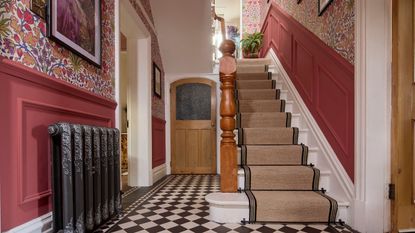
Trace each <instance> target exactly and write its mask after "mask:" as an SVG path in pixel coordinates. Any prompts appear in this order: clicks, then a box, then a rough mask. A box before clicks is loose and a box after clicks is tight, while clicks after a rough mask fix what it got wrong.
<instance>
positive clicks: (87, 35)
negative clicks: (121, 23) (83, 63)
mask: <svg viewBox="0 0 415 233" xmlns="http://www.w3.org/2000/svg"><path fill="white" fill-rule="evenodd" d="M48 36H49V37H51V38H52V39H53V40H55V41H57V42H58V43H60V44H62V45H63V46H65V47H67V48H68V49H69V50H71V51H73V52H74V53H76V54H78V55H79V56H81V57H82V58H84V59H86V60H88V61H89V62H91V63H93V64H94V65H96V66H98V67H100V66H101V1H100V0H49V4H48Z"/></svg>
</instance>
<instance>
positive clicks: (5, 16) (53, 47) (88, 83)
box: [0, 0, 165, 119]
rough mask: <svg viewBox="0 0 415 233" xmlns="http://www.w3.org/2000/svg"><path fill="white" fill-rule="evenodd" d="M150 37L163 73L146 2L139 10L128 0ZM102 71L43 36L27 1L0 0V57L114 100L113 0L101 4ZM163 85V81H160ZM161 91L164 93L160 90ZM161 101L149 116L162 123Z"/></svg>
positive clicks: (42, 25) (155, 102) (154, 104)
mask: <svg viewBox="0 0 415 233" xmlns="http://www.w3.org/2000/svg"><path fill="white" fill-rule="evenodd" d="M130 2H131V4H132V5H133V6H134V8H135V9H136V11H137V14H138V15H139V16H140V18H141V19H142V20H143V22H144V24H145V25H146V27H147V29H148V31H149V32H150V34H151V38H152V41H151V46H152V59H153V61H154V62H155V63H156V64H157V65H158V67H160V69H161V70H162V73H163V79H164V72H163V63H162V61H161V56H160V49H159V44H158V39H157V35H156V33H155V32H154V30H153V28H154V27H152V26H150V25H154V23H153V16H152V14H151V7H150V2H149V0H140V2H141V4H142V6H143V8H144V11H145V13H146V14H147V15H148V17H149V19H150V21H151V22H147V18H146V17H145V16H144V12H142V10H141V7H139V5H138V4H137V2H136V1H135V0H130ZM101 4H102V6H101V7H102V16H101V17H102V67H101V69H99V68H97V67H95V66H93V65H91V64H90V63H88V62H87V61H85V60H83V59H82V58H79V57H78V56H76V55H75V54H73V53H72V52H70V51H69V50H67V49H65V48H64V47H62V46H61V45H59V44H57V43H55V42H54V41H51V40H50V39H49V38H47V36H46V23H45V21H44V20H43V19H41V18H39V17H38V16H37V15H35V14H34V13H32V12H31V11H30V8H29V6H30V0H0V56H3V57H6V58H8V59H10V60H13V61H17V62H20V63H22V64H24V65H26V66H28V67H31V68H33V69H36V70H38V71H41V72H43V73H46V74H47V75H50V76H52V77H55V78H58V79H61V80H64V81H67V82H69V83H71V84H73V85H75V86H77V87H80V88H83V89H86V90H88V91H91V92H93V93H96V94H99V95H102V96H104V97H107V98H110V99H114V91H113V90H114V88H113V86H114V76H115V73H114V66H115V61H114V56H115V43H114V40H115V33H114V16H115V12H114V0H102V1H101ZM162 83H163V84H164V81H162ZM162 90H163V91H164V89H163V88H162ZM162 96H163V99H159V98H158V97H156V96H153V99H152V114H153V116H155V117H157V118H160V119H164V118H165V117H164V93H163V94H162Z"/></svg>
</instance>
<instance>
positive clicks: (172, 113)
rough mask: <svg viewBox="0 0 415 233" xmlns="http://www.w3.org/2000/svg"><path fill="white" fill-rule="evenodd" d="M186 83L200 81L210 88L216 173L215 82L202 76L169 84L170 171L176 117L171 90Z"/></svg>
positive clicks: (172, 162)
mask: <svg viewBox="0 0 415 233" xmlns="http://www.w3.org/2000/svg"><path fill="white" fill-rule="evenodd" d="M187 83H202V84H207V85H209V86H210V87H211V88H212V91H211V101H210V103H211V106H210V109H211V121H212V122H213V123H212V124H213V127H215V135H214V137H213V139H212V142H213V145H212V147H213V148H212V152H213V156H212V160H213V161H212V166H213V167H212V170H213V172H212V174H216V173H217V171H218V169H217V168H218V166H217V159H218V156H217V148H218V143H217V135H218V131H217V128H216V127H217V113H218V112H217V84H216V82H215V81H213V80H211V79H208V78H204V77H191V78H183V79H180V80H177V81H174V82H172V83H171V84H170V85H169V88H170V91H169V93H170V94H169V97H170V101H169V102H170V104H169V107H170V108H169V113H170V139H171V143H170V149H171V150H170V151H171V154H170V171H171V172H172V171H173V167H174V164H175V158H174V150H175V143H174V141H173V138H174V135H173V134H174V132H175V123H174V121H175V118H176V109H175V108H174V107H175V106H176V96H174V95H173V94H174V92H172V88H173V87H174V86H178V85H181V84H187Z"/></svg>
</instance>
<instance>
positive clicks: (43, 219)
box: [6, 212, 52, 233]
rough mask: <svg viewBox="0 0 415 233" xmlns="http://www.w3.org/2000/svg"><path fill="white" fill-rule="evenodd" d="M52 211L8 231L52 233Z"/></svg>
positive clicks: (16, 232) (11, 232) (17, 232)
mask: <svg viewBox="0 0 415 233" xmlns="http://www.w3.org/2000/svg"><path fill="white" fill-rule="evenodd" d="M51 232H52V212H49V213H47V214H45V215H43V216H40V217H39V218H35V219H33V220H31V221H29V222H27V223H25V224H23V225H20V226H17V227H15V228H13V229H11V230H9V231H7V232H6V233H51Z"/></svg>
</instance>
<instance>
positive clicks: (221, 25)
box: [212, 1, 226, 40]
mask: <svg viewBox="0 0 415 233" xmlns="http://www.w3.org/2000/svg"><path fill="white" fill-rule="evenodd" d="M215 4H216V3H215V1H213V7H212V16H213V20H218V21H219V22H220V32H221V34H222V38H223V40H226V28H225V19H224V18H222V17H219V16H218V15H217V14H216V6H215Z"/></svg>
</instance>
